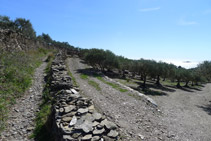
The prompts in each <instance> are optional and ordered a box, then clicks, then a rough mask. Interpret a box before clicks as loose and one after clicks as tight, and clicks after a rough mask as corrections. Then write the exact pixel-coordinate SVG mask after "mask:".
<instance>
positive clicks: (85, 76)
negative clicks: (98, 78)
mask: <svg viewBox="0 0 211 141" xmlns="http://www.w3.org/2000/svg"><path fill="white" fill-rule="evenodd" d="M80 77H81V79H84V80H87V79H88V75H86V74H81V75H80Z"/></svg>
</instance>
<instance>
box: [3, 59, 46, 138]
mask: <svg viewBox="0 0 211 141" xmlns="http://www.w3.org/2000/svg"><path fill="white" fill-rule="evenodd" d="M46 65H47V63H46V62H43V63H42V64H41V65H40V67H39V68H37V69H36V71H35V74H34V80H33V84H32V86H31V88H30V89H29V90H28V91H27V92H26V94H25V95H24V96H23V97H22V98H20V99H18V100H17V101H16V104H15V105H14V106H13V107H12V108H11V111H10V113H9V119H8V127H7V129H6V130H5V131H4V132H2V134H1V136H0V140H2V141H25V140H27V141H28V140H30V139H29V136H30V135H31V134H32V131H33V129H34V118H35V117H36V116H35V114H36V112H38V109H39V104H40V102H41V99H42V90H43V84H44V70H45V68H46Z"/></svg>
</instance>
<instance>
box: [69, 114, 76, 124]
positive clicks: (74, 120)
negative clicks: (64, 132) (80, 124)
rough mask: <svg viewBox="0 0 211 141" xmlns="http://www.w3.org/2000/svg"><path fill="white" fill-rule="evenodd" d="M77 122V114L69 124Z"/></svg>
mask: <svg viewBox="0 0 211 141" xmlns="http://www.w3.org/2000/svg"><path fill="white" fill-rule="evenodd" d="M76 123H77V118H76V116H73V118H72V120H71V121H70V123H69V126H73V125H75V124H76Z"/></svg>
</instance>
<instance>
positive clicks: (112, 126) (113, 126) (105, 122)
mask: <svg viewBox="0 0 211 141" xmlns="http://www.w3.org/2000/svg"><path fill="white" fill-rule="evenodd" d="M100 124H101V125H104V126H105V127H106V128H107V129H110V130H111V129H116V128H117V126H116V124H114V123H113V122H110V121H108V120H107V119H104V120H103V121H102V122H101V123H100Z"/></svg>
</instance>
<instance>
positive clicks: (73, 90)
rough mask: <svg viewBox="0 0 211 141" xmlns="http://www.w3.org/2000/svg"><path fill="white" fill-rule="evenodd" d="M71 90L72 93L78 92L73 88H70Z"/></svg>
mask: <svg viewBox="0 0 211 141" xmlns="http://www.w3.org/2000/svg"><path fill="white" fill-rule="evenodd" d="M70 90H71V91H72V93H74V94H78V92H77V91H76V90H75V89H70Z"/></svg>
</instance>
